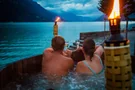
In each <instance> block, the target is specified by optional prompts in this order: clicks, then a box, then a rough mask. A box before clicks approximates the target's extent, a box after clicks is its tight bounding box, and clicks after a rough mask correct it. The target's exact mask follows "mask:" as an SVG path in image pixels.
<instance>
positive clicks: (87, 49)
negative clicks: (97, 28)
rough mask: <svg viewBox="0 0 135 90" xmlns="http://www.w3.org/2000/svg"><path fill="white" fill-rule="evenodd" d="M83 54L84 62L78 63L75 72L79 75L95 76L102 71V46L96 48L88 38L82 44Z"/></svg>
mask: <svg viewBox="0 0 135 90" xmlns="http://www.w3.org/2000/svg"><path fill="white" fill-rule="evenodd" d="M82 50H83V53H84V56H85V60H83V61H80V62H78V64H77V66H76V72H77V73H81V74H88V75H95V74H98V73H100V72H101V71H102V70H103V63H102V60H101V58H100V57H101V55H102V54H103V52H104V50H103V48H102V46H98V47H97V46H96V48H95V42H94V41H93V40H92V39H90V38H88V39H86V40H85V41H84V43H83V48H82Z"/></svg>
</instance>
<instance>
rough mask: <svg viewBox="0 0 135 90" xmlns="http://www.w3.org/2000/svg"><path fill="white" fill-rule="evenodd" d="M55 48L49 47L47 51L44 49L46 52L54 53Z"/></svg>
mask: <svg viewBox="0 0 135 90" xmlns="http://www.w3.org/2000/svg"><path fill="white" fill-rule="evenodd" d="M53 51H54V50H53V48H47V49H46V50H45V51H44V53H45V52H50V53H52V52H53Z"/></svg>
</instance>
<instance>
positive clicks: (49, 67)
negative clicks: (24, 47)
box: [42, 36, 74, 80]
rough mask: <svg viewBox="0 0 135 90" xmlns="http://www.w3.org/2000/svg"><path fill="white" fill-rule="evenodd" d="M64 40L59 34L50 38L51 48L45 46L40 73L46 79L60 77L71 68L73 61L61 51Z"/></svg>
mask: <svg viewBox="0 0 135 90" xmlns="http://www.w3.org/2000/svg"><path fill="white" fill-rule="evenodd" d="M64 46H65V40H64V38H62V37H61V36H55V37H54V38H53V39H52V48H47V49H46V50H45V51H44V54H43V61H42V73H44V74H45V75H46V76H47V79H49V80H54V79H56V78H57V79H61V77H62V76H65V75H67V74H68V72H69V71H70V70H72V69H73V66H74V62H73V60H72V59H71V58H70V57H67V56H66V55H67V54H65V53H63V50H64Z"/></svg>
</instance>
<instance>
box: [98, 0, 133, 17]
mask: <svg viewBox="0 0 135 90" xmlns="http://www.w3.org/2000/svg"><path fill="white" fill-rule="evenodd" d="M113 1H114V0H99V3H98V9H99V10H100V11H101V12H103V13H104V14H106V15H107V16H109V15H110V13H111V11H112V7H113ZM134 6H135V0H120V11H121V12H120V13H121V14H122V15H124V16H125V17H127V16H128V15H130V14H132V13H135V8H134Z"/></svg>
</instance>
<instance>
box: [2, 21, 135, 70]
mask: <svg viewBox="0 0 135 90" xmlns="http://www.w3.org/2000/svg"><path fill="white" fill-rule="evenodd" d="M125 24H126V22H122V23H121V30H123V29H125V28H126V25H125ZM53 25H54V22H45V23H39V22H38V23H12V22H11V23H0V68H1V67H2V66H3V65H7V64H9V63H13V62H15V61H17V60H21V59H24V58H28V57H32V56H35V55H39V54H42V53H43V51H44V49H46V48H47V47H50V45H51V39H52V37H53ZM58 26H59V29H58V30H59V31H58V33H59V35H61V36H63V37H64V38H65V40H66V41H67V42H69V44H72V43H73V42H74V41H75V40H77V39H79V35H80V32H97V31H104V22H58ZM132 26H135V22H129V29H131V28H132ZM106 30H109V24H108V22H107V23H106Z"/></svg>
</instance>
